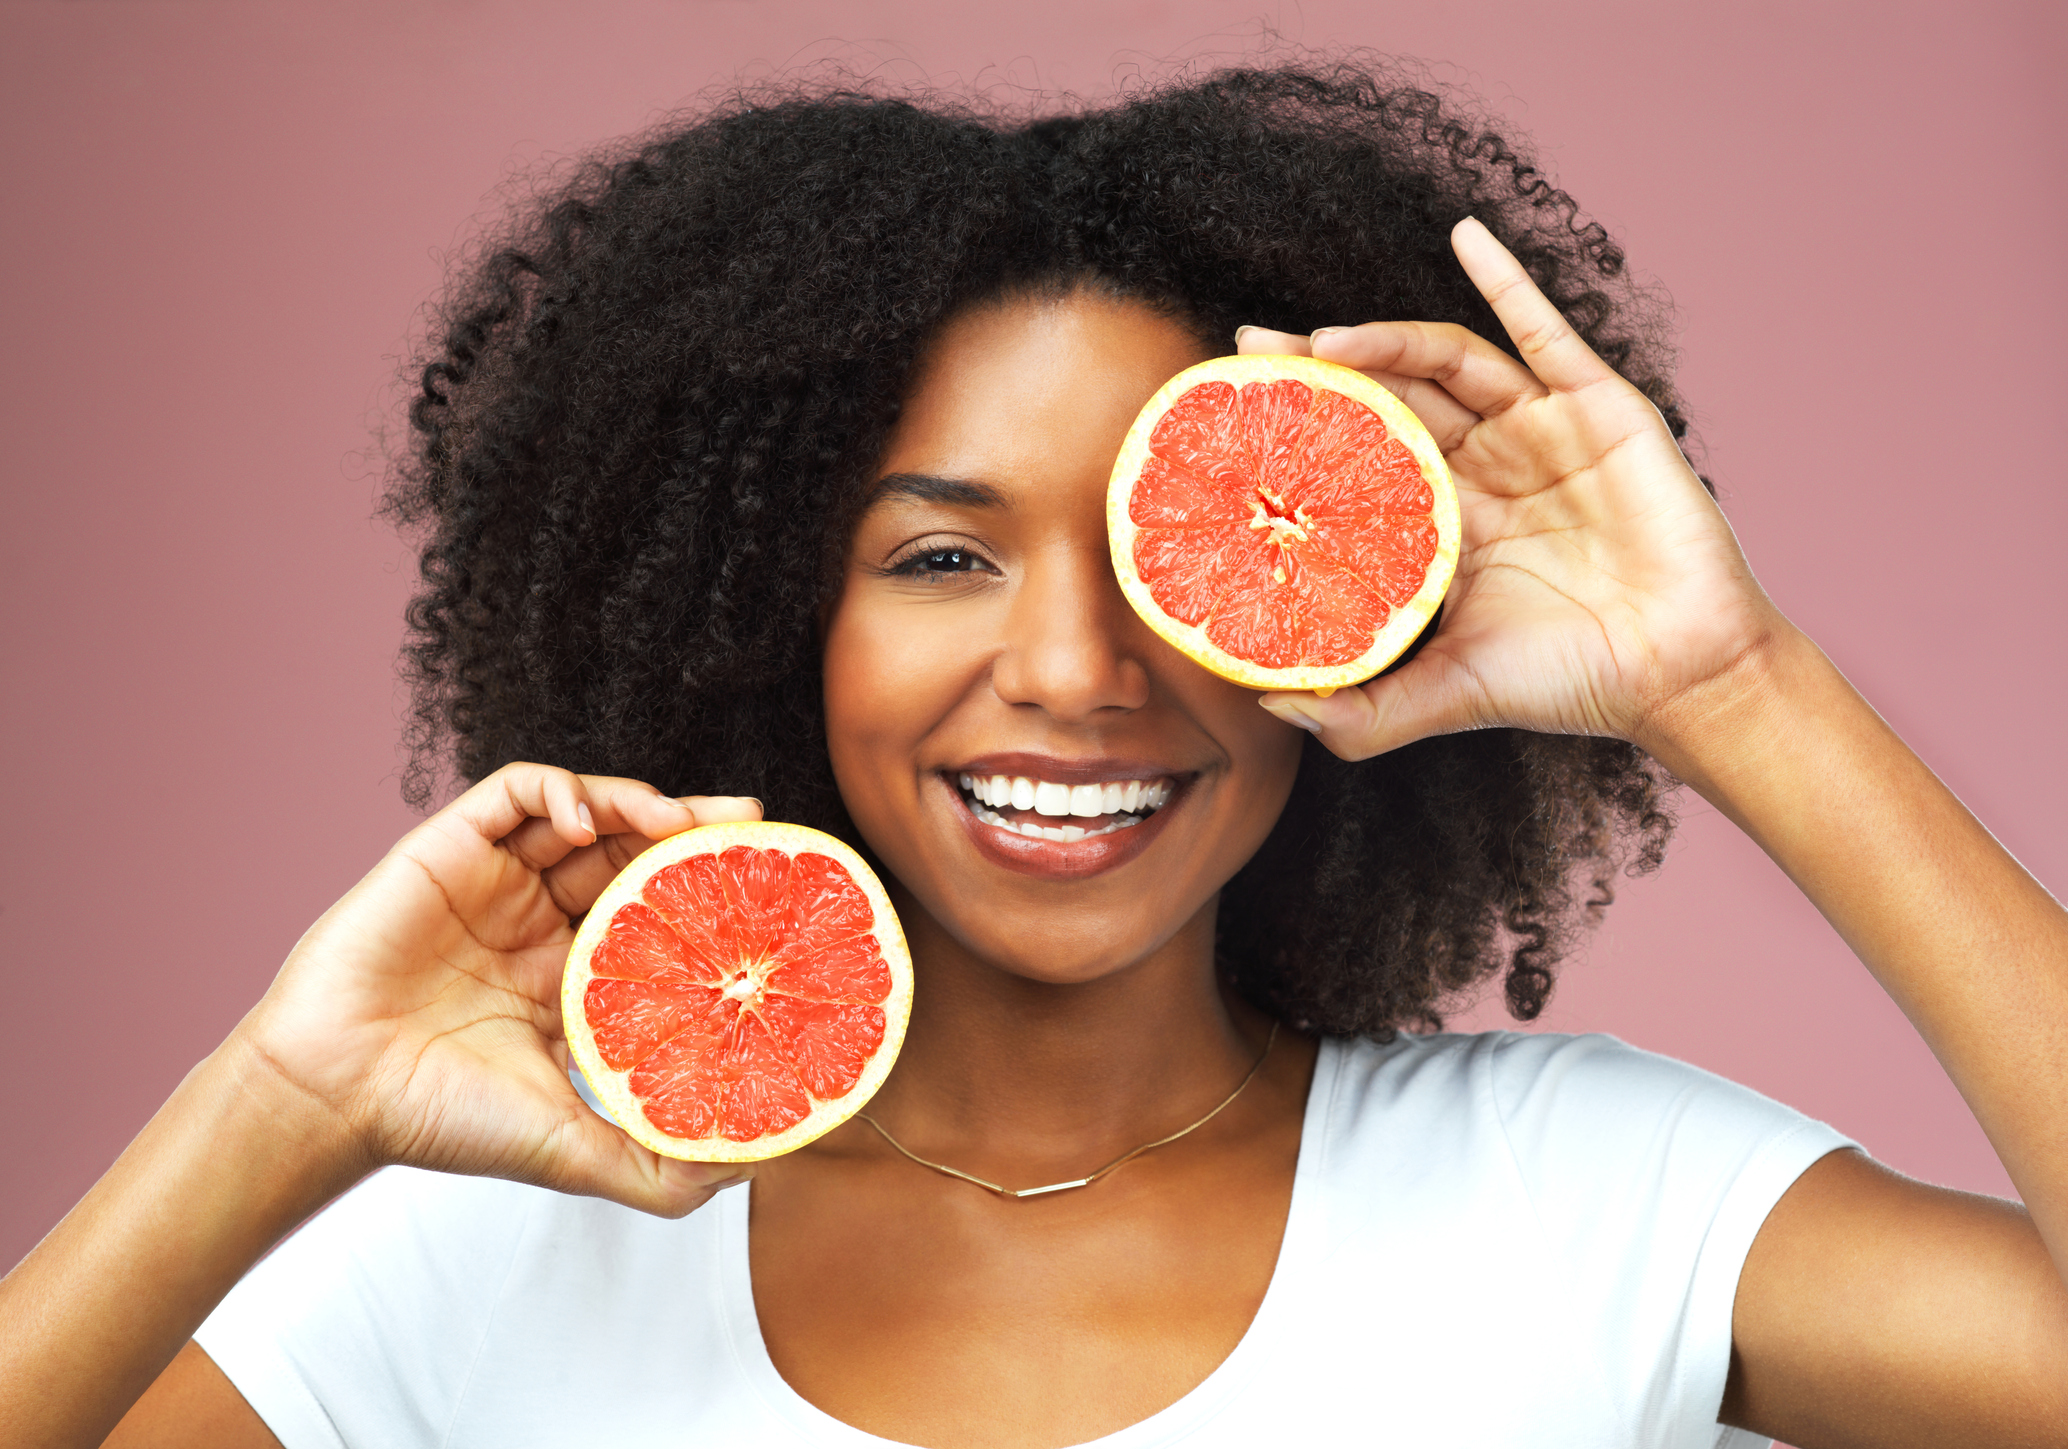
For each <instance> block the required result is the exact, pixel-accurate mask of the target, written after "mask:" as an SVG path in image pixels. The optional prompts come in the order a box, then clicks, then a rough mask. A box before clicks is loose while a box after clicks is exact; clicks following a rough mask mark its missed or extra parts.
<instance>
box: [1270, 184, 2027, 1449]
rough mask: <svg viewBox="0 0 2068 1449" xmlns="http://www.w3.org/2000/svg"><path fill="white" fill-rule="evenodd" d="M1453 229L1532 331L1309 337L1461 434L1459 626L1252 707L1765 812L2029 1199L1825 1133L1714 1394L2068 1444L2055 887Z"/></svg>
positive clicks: (1758, 1261) (1799, 1413)
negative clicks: (1623, 744) (1498, 338)
mask: <svg viewBox="0 0 2068 1449" xmlns="http://www.w3.org/2000/svg"><path fill="white" fill-rule="evenodd" d="M1454 242H1455V245H1456V248H1457V251H1458V256H1459V259H1460V261H1461V262H1462V263H1463V264H1464V266H1465V269H1466V270H1467V272H1468V273H1470V274H1471V276H1472V278H1473V280H1474V281H1475V282H1476V283H1477V284H1478V285H1479V287H1480V290H1481V291H1482V292H1483V293H1485V295H1486V296H1487V298H1488V300H1489V302H1490V303H1491V304H1492V305H1493V307H1494V310H1495V312H1496V313H1497V314H1498V315H1499V316H1500V318H1501V320H1502V322H1503V324H1504V325H1505V326H1506V327H1507V329H1508V331H1509V334H1510V335H1511V336H1512V337H1513V338H1514V339H1515V341H1516V343H1517V346H1518V348H1519V350H1520V351H1521V353H1522V355H1523V358H1524V363H1518V362H1516V361H1515V360H1514V359H1513V358H1511V357H1509V356H1507V355H1506V354H1504V353H1502V352H1501V351H1500V350H1499V349H1497V348H1494V347H1493V346H1491V345H1490V344H1488V343H1487V342H1485V341H1484V340H1483V339H1480V338H1477V337H1474V336H1473V335H1472V334H1471V333H1469V332H1467V331H1465V330H1464V329H1463V328H1459V327H1452V326H1442V325H1432V324H1426V323H1401V322H1386V323H1370V324H1367V325H1365V326H1361V327H1353V328H1345V329H1337V330H1334V331H1330V332H1325V333H1317V334H1316V335H1315V337H1314V338H1313V340H1312V343H1311V348H1312V350H1313V351H1314V352H1315V353H1316V354H1317V355H1319V356H1323V357H1325V358H1327V359H1329V360H1332V361H1336V362H1341V363H1344V364H1346V365H1348V366H1353V367H1359V368H1362V369H1364V370H1365V371H1367V372H1369V373H1371V374H1372V375H1373V376H1375V377H1377V378H1379V379H1380V380H1381V381H1383V382H1385V383H1386V384H1387V385H1388V386H1389V387H1391V388H1393V390H1394V391H1395V392H1396V393H1398V394H1399V395H1400V396H1401V397H1402V398H1403V399H1404V400H1405V401H1406V402H1407V403H1408V405H1409V406H1410V407H1412V408H1414V409H1415V411H1416V412H1417V413H1418V414H1419V415H1420V416H1421V417H1422V419H1423V421H1424V422H1426V423H1427V424H1428V425H1429V428H1430V431H1431V432H1432V433H1434V434H1435V436H1436V438H1437V440H1438V441H1439V442H1440V443H1441V444H1442V445H1443V447H1444V451H1445V454H1446V456H1447V457H1448V458H1449V460H1450V462H1451V466H1452V469H1453V471H1454V473H1455V474H1456V476H1457V479H1458V485H1459V501H1460V505H1461V508H1462V511H1463V513H1464V519H1465V538H1464V550H1463V554H1462V557H1461V560H1460V564H1459V571H1458V575H1457V578H1456V580H1455V581H1454V583H1453V585H1452V589H1451V594H1450V597H1449V599H1448V600H1447V601H1446V604H1445V610H1446V617H1445V620H1444V624H1443V627H1442V628H1441V630H1439V632H1438V633H1437V634H1436V635H1435V636H1434V638H1432V639H1431V641H1430V643H1429V644H1428V646H1427V647H1425V648H1424V649H1423V650H1422V652H1421V653H1420V654H1419V655H1418V656H1417V657H1416V658H1415V659H1414V661H1413V662H1412V663H1410V664H1408V665H1407V666H1405V667H1404V668H1402V669H1400V670H1399V671H1398V672H1396V673H1394V674H1391V675H1388V676H1385V677H1383V678H1380V679H1377V680H1374V681H1372V682H1371V683H1369V684H1367V685H1364V686H1362V687H1361V688H1358V689H1354V690H1345V691H1342V692H1340V693H1337V694H1335V695H1333V696H1331V697H1330V698H1327V699H1321V698H1318V697H1316V696H1313V695H1302V694H1274V695H1269V696H1266V697H1265V699H1264V700H1263V704H1264V707H1265V708H1266V709H1270V710H1272V711H1273V712H1274V713H1277V714H1278V715H1280V717H1281V718H1285V719H1287V720H1289V721H1291V722H1293V723H1297V724H1301V725H1303V727H1306V728H1309V729H1313V730H1315V732H1316V733H1318V734H1319V735H1320V737H1321V739H1322V740H1323V742H1324V743H1326V744H1327V745H1328V746H1329V747H1330V748H1331V749H1332V750H1334V751H1335V752H1336V753H1337V754H1339V755H1343V756H1345V757H1346V758H1352V759H1361V758H1364V757H1366V756H1369V755H1373V754H1377V753H1379V752H1381V751H1384V750H1389V749H1394V748H1397V747H1399V746H1401V745H1403V744H1406V743H1409V742H1410V741H1412V740H1416V739H1420V738H1422V737H1424V736H1427V735H1432V734H1439V733H1444V732H1447V731H1452V730H1460V729H1475V728H1483V727H1486V726H1491V725H1510V726H1516V727H1520V728H1524V729H1534V730H1547V731H1557V732H1565V733H1578V734H1595V735H1606V736H1611V737H1616V738H1621V739H1626V740H1630V741H1633V742H1634V743H1636V744H1638V745H1640V746H1642V747H1643V748H1644V749H1646V750H1648V751H1650V752H1651V754H1652V755H1653V756H1654V757H1655V758H1657V759H1658V760H1659V761H1660V762H1661V763H1663V764H1664V765H1665V766H1666V767H1667V768H1668V769H1670V770H1671V771H1673V772H1674V773H1675V774H1676V775H1678V776H1679V777H1680V778H1681V779H1683V780H1685V781H1686V782H1687V783H1688V784H1690V785H1691V786H1693V788H1694V789H1696V790H1697V791H1698V792H1700V793H1701V795H1702V796H1703V797H1704V798H1705V799H1707V800H1709V801H1710V802H1711V803H1713V804H1714V805H1715V806H1716V807H1717V808H1718V809H1720V810H1722V811H1723V812H1724V813H1725V814H1726V815H1728V816H1729V817H1730V818H1731V819H1732V820H1734V821H1736V822H1737V823H1738V825H1739V826H1740V827H1742V828H1743V829H1744V830H1746V831H1747V832H1748V833H1749V834H1751V836H1752V837H1753V838H1754V839H1755V840H1757V841H1758V842H1759V843H1760V845H1761V846H1762V847H1764V848H1765V849H1766V851H1767V852H1768V854H1770V855H1771V856H1772V857H1773V858H1774V860H1775V861H1777V862H1778V863H1779V864H1780V865H1781V867H1782V868H1783V869H1784V870H1786V871H1787V872H1788V874H1789V875H1790V876H1791V877H1792V878H1793V879H1794V880H1795V882H1796V883H1797V884H1798V885H1799V886H1801V888H1802V889H1803V891H1804V892H1805V893H1806V894H1807V895H1808V896H1809V897H1810V899H1811V900H1812V901H1814V902H1815V903H1816V905H1817V906H1818V908H1819V909H1821V910H1822V911H1823V912H1824V914H1825V916H1826V917H1828V918H1829V919H1830V920H1831V922H1832V924H1833V925H1834V926H1836V927H1837V929H1838V931H1839V932H1840V933H1841V934H1842V935H1843V936H1844V937H1845V939H1846V940H1847V942H1848V943H1849V944H1850V945H1851V946H1852V947H1853V949H1854V950H1855V951H1856V952H1857V953H1858V954H1859V957H1860V959H1861V961H1862V962H1864V963H1865V964H1866V966H1867V968H1868V969H1869V970H1870V971H1872V972H1873V973H1874V975H1875V976H1876V978H1877V979H1878V980H1879V981H1880V982H1881V983H1882V985H1883V986H1884V987H1886V988H1887V990H1888V992H1889V994H1890V995H1891V996H1893V997H1894V998H1895V1000H1896V1002H1897V1003H1898V1004H1899V1005H1900V1006H1901V1007H1902V1009H1903V1010H1904V1011H1905V1012H1906V1013H1907V1014H1908V1015H1909V1017H1910V1019H1911V1021H1913V1022H1914V1023H1915V1024H1916V1025H1917V1028H1918V1030H1919V1031H1920V1032H1921V1033H1922V1034H1923V1036H1924V1038H1925V1040H1926V1042H1927V1043H1929V1044H1930V1046H1931V1048H1932V1050H1933V1051H1934V1052H1936V1053H1937V1054H1938V1057H1939V1060H1940V1061H1941V1062H1942V1063H1943V1064H1944V1065H1945V1067H1946V1070H1947V1071H1948V1073H1949V1074H1950V1075H1951V1076H1952V1078H1953V1081H1954V1083H1955V1085H1956V1086H1958V1088H1959V1089H1960V1091H1961V1093H1962V1094H1963V1095H1964V1096H1965V1097H1966V1099H1967V1101H1968V1104H1969V1105H1970V1106H1971V1107H1972V1108H1973V1109H1974V1112H1975V1115H1976V1117H1977V1118H1978V1119H1979V1120H1980V1122H1981V1124H1982V1127H1983V1129H1984V1131H1986V1132H1987V1133H1988V1135H1989V1139H1990V1141H1991V1142H1992V1143H1993V1144H1994V1145H1995V1147H1996V1150H1997V1152H1998V1154H1999V1155H2000V1156H2001V1158H2002V1159H2003V1163H2004V1166H2005V1167H2006V1169H2008V1171H2009V1173H2010V1175H2011V1179H2012V1181H2013V1182H2015V1183H2016V1184H2017V1186H2018V1189H2019V1191H2020V1192H2021V1193H2022V1194H2023V1195H2024V1198H2025V1202H2026V1203H2027V1204H2028V1205H2029V1207H2030V1215H2029V1216H2027V1214H2026V1213H2025V1212H2024V1211H2023V1210H2022V1209H2019V1208H2017V1207H2016V1206H2015V1205H2008V1204H2002V1203H1996V1202H1993V1201H1991V1200H1989V1199H1984V1198H1975V1197H1970V1196H1967V1195H1963V1194H1949V1193H1944V1192H1940V1191H1938V1190H1936V1189H1932V1188H1927V1187H1925V1186H1923V1185H1922V1184H1918V1183H1912V1182H1908V1181H1907V1180H1905V1179H1902V1178H1900V1177H1897V1176H1896V1175H1895V1174H1892V1173H1888V1172H1886V1171H1884V1170H1882V1169H1879V1168H1876V1167H1874V1166H1873V1165H1872V1164H1870V1163H1867V1162H1866V1161H1865V1160H1864V1159H1862V1158H1860V1157H1859V1156H1858V1155H1857V1154H1849V1153H1840V1154H1835V1155H1834V1156H1832V1157H1830V1158H1827V1159H1825V1161H1824V1162H1822V1163H1819V1164H1818V1165H1817V1166H1816V1167H1814V1168H1812V1169H1811V1170H1810V1171H1809V1172H1808V1173H1806V1174H1805V1175H1804V1177H1803V1179H1802V1180H1801V1182H1799V1183H1798V1184H1797V1186H1796V1187H1795V1189H1794V1190H1792V1191H1791V1192H1790V1193H1789V1194H1788V1195H1787V1196H1786V1198H1785V1199H1784V1200H1783V1202H1782V1204H1781V1205H1780V1206H1779V1207H1778V1208H1777V1209H1776V1210H1775V1211H1774V1213H1773V1214H1772V1215H1771V1216H1770V1218H1769V1220H1768V1222H1767V1224H1766V1225H1765V1227H1764V1229H1763V1230H1762V1231H1761V1233H1760V1235H1759V1238H1758V1240H1757V1242H1756V1244H1755V1245H1754V1248H1753V1250H1752V1253H1751V1256H1750V1259H1749V1261H1748V1263H1747V1265H1746V1269H1745V1272H1744V1274H1743V1277H1742V1279H1741V1282H1740V1285H1739V1294H1738V1301H1737V1310H1736V1318H1735V1323H1734V1337H1735V1342H1736V1362H1735V1365H1734V1372H1733V1376H1732V1384H1731V1391H1730V1397H1729V1399H1728V1401H1727V1403H1726V1412H1727V1414H1729V1415H1731V1416H1733V1418H1734V1421H1736V1422H1741V1423H1743V1424H1746V1425H1748V1426H1752V1427H1757V1428H1759V1429H1760V1430H1762V1431H1764V1432H1768V1433H1773V1434H1777V1435H1781V1436H1783V1437H1786V1438H1788V1439H1790V1440H1791V1441H1792V1442H1794V1443H1797V1444H1800V1445H1804V1446H1810V1449H1819V1446H1826V1445H1832V1446H1836V1445H1850V1444H1869V1443H1872V1444H1911V1443H1914V1444H1920V1445H1922V1444H1934V1445H1942V1444H1946V1443H1953V1442H1958V1443H1960V1444H1963V1445H1984V1444H2003V1445H2012V1444H2038V1443H2045V1444H2062V1443H2068V1430H2064V1428H2063V1427H2062V1426H2063V1425H2064V1424H2068V1286H2064V1284H2068V914H2064V912H2063V911H2062V909H2061V907H2060V905H2059V904H2058V903H2057V902H2055V901H2054V900H2053V899H2052V898H2051V897H2050V896H2049V895H2048V894H2047V892H2046V891H2045V890H2044V889H2042V888H2041V887H2040V885H2039V884H2038V882H2036V881H2034V880H2033V879H2032V877H2031V876H2030V875H2028V874H2027V873H2026V872H2025V871H2024V870H2023V869H2022V868H2020V867H2019V865H2018V863H2017V862H2016V861H2015V860H2013V859H2012V858H2011V857H2010V855H2009V854H2008V853H2007V852H2005V851H2004V850H2003V848H2002V847H2001V846H2000V845H1998V844H1997V843H1996V841H1995V840H1994V839H1993V838H1991V837H1990V835H1989V833H1988V832H1987V831H1986V830H1984V829H1983V828H1982V826H1981V825H1980V824H1979V823H1978V822H1977V821H1976V820H1975V819H1974V817H1973V816H1972V815H1970V814H1969V813H1968V812H1967V811H1966V810H1965V809H1964V808H1963V807H1962V806H1961V804H1960V802H1959V801H1958V800H1956V799H1955V798H1954V797H1953V795H1952V794H1951V793H1950V792H1949V791H1948V790H1947V789H1946V788H1945V786H1943V785H1942V784H1940V783H1939V781H1938V780H1937V779H1936V778H1935V777H1934V776H1933V775H1932V773H1931V772H1930V770H1928V769H1927V768H1926V767H1925V766H1924V764H1923V762H1922V761H1920V760H1919V759H1918V758H1917V756H1916V755H1915V754H1913V753H1912V752H1911V751H1910V750H1909V748H1908V747H1907V746H1905V745H1904V744H1903V742H1902V741H1901V740H1900V739H1899V738H1897V736H1896V735H1895V733H1894V732H1893V731H1892V730H1890V729H1889V728H1888V726H1887V725H1886V724H1885V723H1884V722H1883V721H1882V720H1881V718H1880V717H1879V716H1878V715H1876V714H1875V713H1874V711H1873V710H1872V709H1871V708H1869V707H1868V705H1867V703H1866V701H1864V700H1863V699H1861V698H1860V697H1859V695H1858V694H1857V693H1856V692H1855V691H1854V690H1853V689H1852V687H1851V686H1850V685H1849V684H1848V683H1847V682H1846V681H1845V679H1844V678H1843V677H1842V676H1841V675H1840V674H1839V673H1838V671H1837V670H1836V669H1835V668H1834V667H1833V666H1832V665H1831V663H1830V661H1829V660H1828V659H1826V658H1825V657H1824V655H1823V654H1822V652H1821V651H1819V650H1818V649H1817V647H1816V646H1815V645H1814V644H1812V643H1811V642H1810V641H1809V640H1808V639H1807V638H1806V637H1805V636H1804V635H1803V634H1802V633H1801V632H1800V631H1799V630H1797V629H1796V628H1795V627H1794V625H1792V624H1791V623H1789V622H1788V620H1787V619H1786V618H1785V617H1783V616H1782V614H1781V613H1780V611H1779V610H1778V609H1776V608H1775V607H1774V605H1773V603H1772V601H1771V600H1769V599H1768V598H1767V597H1766V595H1765V593H1764V592H1763V591H1762V590H1761V589H1760V587H1759V585H1758V582H1757V581H1756V580H1755V579H1754V578H1753V576H1752V572H1751V569H1750V567H1749V566H1748V565H1747V564H1746V562H1745V559H1744V555H1743V554H1742V552H1741V551H1740V550H1739V548H1738V545H1737V540H1736V538H1735V537H1734V536H1733V535H1732V534H1731V531H1730V528H1729V525H1728V524H1727V523H1725V522H1724V519H1723V516H1722V514H1721V513H1720V512H1718V511H1717V509H1716V506H1715V504H1714V502H1713V501H1712V500H1711V499H1710V498H1709V496H1708V494H1707V493H1706V492H1705V491H1704V490H1703V488H1702V485H1701V482H1700V480H1699V479H1697V478H1696V477H1695V476H1694V474H1693V472H1692V470H1690V469H1689V468H1688V466H1687V464H1686V462H1685V460H1684V459H1683V458H1682V457H1681V456H1680V452H1679V449H1678V447H1677V446H1676V445H1675V443H1674V441H1673V438H1672V436H1671V434H1670V433H1669V432H1668V431H1667V429H1666V426H1665V424H1664V422H1663V421H1662V420H1661V419H1660V417H1659V415H1658V412H1657V410H1656V409H1655V408H1653V407H1652V405H1651V404H1650V403H1649V402H1648V401H1646V400H1645V399H1644V398H1643V397H1642V396H1641V395H1640V394H1639V393H1638V392H1637V391H1636V390H1635V389H1634V388H1632V387H1631V386H1630V385H1629V384H1628V383H1626V382H1624V381H1623V380H1622V379H1621V378H1619V377H1617V376H1616V375H1615V373H1614V372H1613V371H1612V370H1610V369H1609V368H1608V367H1607V365H1606V364H1604V363H1603V362H1602V361H1601V360H1600V359H1599V358H1597V357H1596V356H1595V355H1594V354H1593V353H1592V352H1591V351H1590V350H1589V349H1588V348H1587V346H1586V344H1585V343H1584V342H1583V341H1582V340H1581V339H1580V338H1579V337H1578V336H1577V335H1576V334H1575V333H1573V331H1572V330H1571V328H1570V327H1568V326H1567V325H1566V324H1565V322H1564V321H1563V319H1561V318H1560V317H1559V315H1558V313H1557V311H1556V309H1555V308H1553V307H1552V305H1551V304H1550V302H1549V301H1547V300H1546V299H1545V298H1544V296H1543V295H1542V293H1540V292H1539V291H1538V290H1537V289H1536V287H1535V286H1534V285H1532V284H1531V282H1530V280H1529V278H1528V276H1527V275H1526V274H1525V273H1524V272H1523V270H1522V268H1521V267H1520V266H1519V265H1518V264H1517V263H1516V262H1515V260H1514V258H1513V257H1511V256H1510V255H1509V254H1508V253H1507V252H1506V251H1505V250H1504V249H1503V248H1502V247H1501V246H1500V244H1499V243H1498V242H1497V241H1495V240H1494V238H1493V237H1492V236H1491V235H1490V234H1489V233H1488V232H1487V231H1486V230H1485V229H1484V228H1482V227H1480V226H1479V225H1478V224H1477V223H1476V222H1466V223H1463V224H1462V225H1460V226H1459V227H1458V229H1457V232H1456V234H1455V237H1454ZM1241 345H1242V347H1243V349H1244V350H1245V351H1284V350H1295V351H1305V350H1308V348H1309V345H1310V344H1309V342H1308V340H1307V339H1304V338H1292V337H1288V336H1285V335H1284V334H1277V333H1259V332H1251V333H1248V334H1246V335H1245V337H1244V339H1243V341H1242V344H1241ZM1525 363H1526V364H1527V365H1524V364H1525Z"/></svg>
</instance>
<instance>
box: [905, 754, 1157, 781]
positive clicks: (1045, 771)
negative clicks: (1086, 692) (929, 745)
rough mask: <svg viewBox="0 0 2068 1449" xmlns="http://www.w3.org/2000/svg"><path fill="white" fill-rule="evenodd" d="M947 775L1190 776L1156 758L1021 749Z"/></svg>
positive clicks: (984, 757)
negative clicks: (1071, 756) (1075, 756)
mask: <svg viewBox="0 0 2068 1449" xmlns="http://www.w3.org/2000/svg"><path fill="white" fill-rule="evenodd" d="M943 773H944V774H947V775H950V776H954V775H1004V776H1006V777H1008V778H1010V777H1012V776H1015V775H1024V776H1026V777H1027V778H1028V779H1030V780H1047V781H1049V782H1050V783H1052V784H1056V785H1099V784H1104V783H1105V782H1106V781H1108V780H1170V779H1177V778H1180V777H1182V776H1185V775H1188V774H1190V773H1191V772H1190V771H1189V770H1180V769H1176V768H1174V767H1172V766H1170V765H1167V764H1163V763H1162V762H1160V761H1156V760H1142V759H1122V758H1118V757H1115V756H1110V755H1108V756H1102V757H1100V758H1098V759H1092V760H1065V759H1061V758H1058V757H1057V756H1055V755H1034V754H1026V753H1024V752H1019V751H1008V752H1001V753H999V754H992V755H979V756H978V757H977V758H975V759H973V760H966V761H964V762H963V763H962V764H959V765H953V766H950V767H949V768H948V769H947V770H945V771H943Z"/></svg>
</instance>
